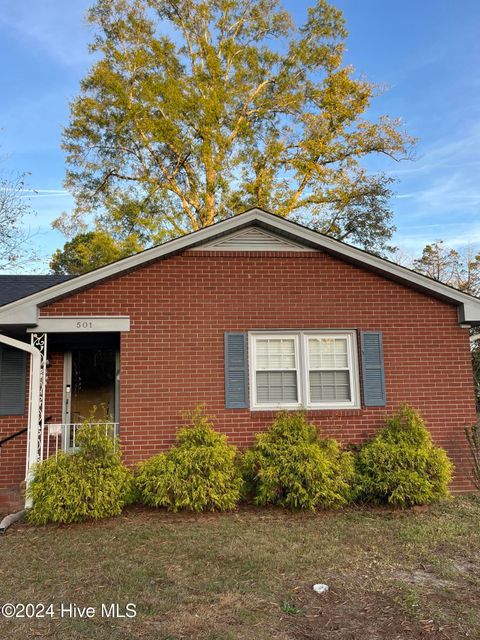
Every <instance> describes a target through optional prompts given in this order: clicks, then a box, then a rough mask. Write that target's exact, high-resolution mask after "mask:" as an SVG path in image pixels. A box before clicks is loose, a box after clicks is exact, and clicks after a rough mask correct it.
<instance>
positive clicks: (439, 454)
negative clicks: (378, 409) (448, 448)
mask: <svg viewBox="0 0 480 640" xmlns="http://www.w3.org/2000/svg"><path fill="white" fill-rule="evenodd" d="M356 466H357V487H356V496H357V498H358V499H359V500H361V501H364V502H373V503H377V504H380V503H390V504H392V505H396V506H400V507H409V506H413V505H416V504H429V503H431V502H434V501H436V500H439V499H440V498H444V497H446V496H447V495H448V484H449V482H450V480H451V478H452V471H453V465H452V463H451V462H450V460H449V459H448V456H447V454H446V453H445V451H444V450H443V449H440V448H439V447H435V446H434V445H433V443H432V439H431V436H430V433H429V432H428V431H427V429H426V427H425V423H424V422H423V419H422V417H421V416H420V414H419V413H418V412H417V411H415V409H412V408H411V407H409V406H407V405H404V406H402V407H401V409H400V410H399V411H397V412H396V413H395V414H393V415H392V416H391V417H389V418H387V419H386V426H385V428H384V429H382V430H381V431H380V432H379V433H378V434H377V435H376V436H375V437H374V438H373V439H372V440H370V441H369V442H367V443H366V444H365V445H363V446H362V447H361V449H360V451H359V453H358V455H357V458H356Z"/></svg>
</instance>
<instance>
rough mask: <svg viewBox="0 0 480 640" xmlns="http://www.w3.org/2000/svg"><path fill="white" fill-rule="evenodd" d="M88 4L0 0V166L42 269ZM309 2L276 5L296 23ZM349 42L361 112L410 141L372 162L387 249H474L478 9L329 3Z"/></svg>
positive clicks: (57, 202) (351, 0) (83, 52)
mask: <svg viewBox="0 0 480 640" xmlns="http://www.w3.org/2000/svg"><path fill="white" fill-rule="evenodd" d="M91 2H92V0H74V2H65V0H41V2H38V1H35V0H15V1H13V0H0V158H1V162H0V166H1V167H2V168H3V169H4V170H7V171H18V172H28V173H29V176H28V184H29V186H30V188H31V189H33V190H34V192H32V193H31V194H26V196H28V195H29V196H30V198H31V200H30V202H31V205H32V208H33V210H34V211H35V216H33V217H31V218H29V220H28V224H29V227H30V229H31V231H32V233H33V234H34V242H35V245H36V247H37V249H38V251H39V252H40V254H41V255H42V256H43V259H42V260H40V261H39V262H38V263H36V264H34V265H31V266H30V268H29V269H28V270H29V271H36V272H47V271H48V257H49V256H50V255H51V253H52V252H53V251H54V250H55V249H56V248H58V247H61V246H62V245H63V243H64V241H65V239H64V238H63V236H62V235H61V234H60V233H58V232H57V231H54V230H52V228H51V222H52V221H53V220H54V219H55V218H56V217H57V216H58V215H59V214H61V213H62V212H64V211H66V212H68V211H69V210H71V209H72V206H73V199H72V197H71V196H70V194H69V193H68V192H67V191H65V190H64V188H63V180H64V156H63V152H62V150H61V146H60V145H61V134H62V129H63V127H64V126H65V125H66V124H67V123H68V117H69V102H70V101H71V100H73V99H74V98H75V96H76V95H77V93H78V90H79V83H80V81H81V79H82V77H83V76H84V75H85V74H86V72H87V70H88V69H89V67H90V65H91V63H92V58H91V55H90V54H89V52H88V43H89V42H90V41H91V39H92V33H91V30H90V28H89V27H88V25H87V24H86V22H85V13H86V10H87V8H88V7H89V6H90V4H91ZM309 4H311V2H309V1H308V0H307V1H304V0H296V1H292V0H285V2H284V5H285V6H286V7H287V8H288V9H289V10H290V11H291V12H292V13H293V15H294V17H295V19H296V21H297V22H301V21H302V20H303V19H304V17H305V13H306V8H307V7H308V6H309ZM333 4H335V5H336V6H337V7H339V8H340V9H341V10H342V11H343V12H344V15H345V18H346V23H347V29H348V31H349V37H348V40H347V52H346V57H345V62H346V63H348V64H352V65H353V66H354V67H355V69H356V75H357V76H358V77H366V78H367V79H368V80H370V81H372V82H374V83H376V84H378V85H379V86H381V87H383V89H382V93H381V95H380V96H379V97H377V98H376V99H375V101H374V103H373V104H372V107H371V109H370V111H369V114H368V115H369V117H370V118H376V117H378V116H380V115H382V114H387V115H389V116H391V117H400V118H402V121H403V124H404V126H405V128H406V129H407V131H408V132H409V133H410V134H411V135H414V136H415V137H417V138H418V142H417V145H416V148H415V158H414V160H413V161H404V162H401V163H396V162H394V161H390V160H388V161H387V160H385V159H384V160H382V161H376V160H371V161H369V163H368V168H369V169H370V170H372V171H374V170H378V169H381V170H384V171H387V172H388V173H389V174H391V175H392V176H393V177H395V178H396V179H397V182H396V184H395V185H394V191H395V196H394V198H393V199H392V203H391V206H392V209H393V211H394V221H395V225H396V227H397V232H396V233H395V236H394V239H393V241H394V244H396V245H397V246H398V247H399V248H400V249H401V250H402V252H403V253H405V254H406V255H411V256H414V255H418V254H419V253H421V249H422V248H423V246H424V245H425V244H427V243H429V242H433V241H434V240H436V239H444V240H445V241H446V242H447V243H448V244H450V245H451V246H453V247H455V248H462V247H463V246H464V245H466V244H467V243H469V244H472V245H474V246H477V247H480V179H479V178H480V73H479V69H480V37H479V34H480V2H478V0H422V1H421V2H419V1H418V0H401V1H400V0H388V1H386V0H335V1H334V2H333Z"/></svg>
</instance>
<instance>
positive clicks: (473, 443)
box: [465, 422, 480, 491]
mask: <svg viewBox="0 0 480 640" xmlns="http://www.w3.org/2000/svg"><path fill="white" fill-rule="evenodd" d="M465 435H466V437H467V442H468V446H469V448H470V453H471V454H472V462H473V466H472V479H473V483H474V484H475V486H476V487H477V489H478V490H479V491H480V422H476V423H475V424H474V425H472V426H471V427H467V428H466V429H465Z"/></svg>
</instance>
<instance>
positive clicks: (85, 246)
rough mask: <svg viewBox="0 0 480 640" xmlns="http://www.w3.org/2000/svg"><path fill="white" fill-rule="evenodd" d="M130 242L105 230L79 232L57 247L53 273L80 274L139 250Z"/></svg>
mask: <svg viewBox="0 0 480 640" xmlns="http://www.w3.org/2000/svg"><path fill="white" fill-rule="evenodd" d="M139 250H140V247H138V246H137V245H132V244H130V243H129V242H127V241H125V242H118V241H115V239H114V238H112V236H111V235H110V234H108V233H106V232H105V231H101V230H97V231H87V232H86V233H78V234H77V235H75V236H74V237H73V238H72V239H71V240H68V241H67V242H66V243H65V245H64V247H63V249H57V250H56V251H55V253H54V254H53V256H52V258H51V260H50V270H51V271H52V273H62V274H69V275H74V276H78V275H80V274H81V273H87V271H92V269H97V268H98V267H101V266H103V265H105V264H109V263H110V262H115V261H116V260H120V258H125V257H126V256H129V255H131V254H132V253H135V252H136V251H139Z"/></svg>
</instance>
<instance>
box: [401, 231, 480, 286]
mask: <svg viewBox="0 0 480 640" xmlns="http://www.w3.org/2000/svg"><path fill="white" fill-rule="evenodd" d="M412 266H413V269H415V271H418V272H419V273H422V274H423V275H425V276H429V277H430V278H433V279H434V280H439V281H440V282H443V283H444V284H449V285H450V286H452V287H455V288H456V289H460V291H464V292H465V293H470V294H471V295H473V296H478V295H480V252H477V251H475V250H474V249H473V247H471V246H469V247H467V248H466V249H465V250H464V251H463V252H458V251H456V250H455V249H451V248H449V247H448V246H445V244H444V242H443V240H436V241H435V242H434V243H433V244H427V245H426V246H425V247H424V249H423V251H422V255H421V257H420V258H417V259H416V260H414V261H413V263H412Z"/></svg>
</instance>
